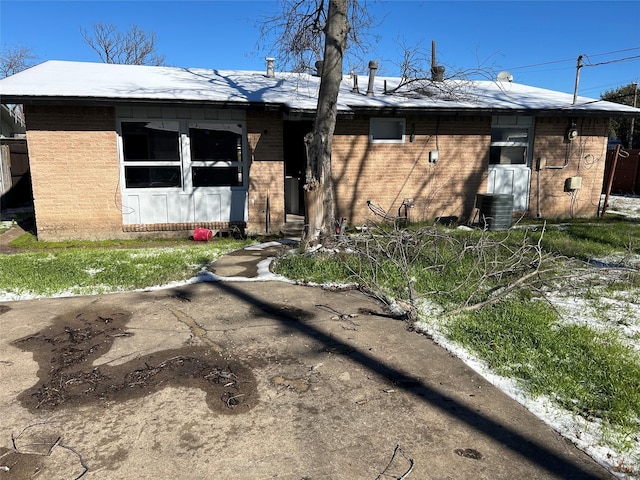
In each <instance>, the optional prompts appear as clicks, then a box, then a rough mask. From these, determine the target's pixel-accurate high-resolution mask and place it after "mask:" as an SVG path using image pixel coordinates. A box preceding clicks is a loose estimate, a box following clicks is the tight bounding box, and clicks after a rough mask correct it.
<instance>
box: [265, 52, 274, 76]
mask: <svg viewBox="0 0 640 480" xmlns="http://www.w3.org/2000/svg"><path fill="white" fill-rule="evenodd" d="M265 60H266V61H267V78H274V77H275V76H276V74H275V70H274V68H273V62H275V60H276V59H275V58H271V57H267V58H265Z"/></svg>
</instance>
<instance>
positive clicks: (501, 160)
mask: <svg viewBox="0 0 640 480" xmlns="http://www.w3.org/2000/svg"><path fill="white" fill-rule="evenodd" d="M490 152H491V156H490V158H489V163H491V164H492V165H524V164H526V163H527V147H491V150H490Z"/></svg>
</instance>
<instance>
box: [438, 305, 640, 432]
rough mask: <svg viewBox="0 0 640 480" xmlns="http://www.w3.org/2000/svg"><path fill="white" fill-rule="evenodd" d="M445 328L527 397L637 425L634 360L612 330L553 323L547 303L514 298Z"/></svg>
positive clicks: (638, 378)
mask: <svg viewBox="0 0 640 480" xmlns="http://www.w3.org/2000/svg"><path fill="white" fill-rule="evenodd" d="M445 332H446V335H447V336H448V337H449V338H450V339H451V340H453V341H454V342H456V343H459V344H460V345H463V346H464V347H466V348H468V349H469V350H471V351H472V352H474V353H475V354H476V355H478V357H479V358H481V359H483V360H484V361H485V362H487V364H488V365H489V367H490V368H492V369H494V370H495V371H496V372H498V373H499V374H501V375H503V376H507V377H512V378H515V379H518V380H520V382H522V385H523V386H524V387H525V388H526V389H527V390H528V391H529V392H530V393H531V394H533V395H534V396H537V395H546V396H548V397H550V398H552V399H554V400H555V401H557V402H558V403H559V404H560V405H561V406H563V407H564V408H566V409H568V410H570V411H574V412H576V413H579V414H581V415H583V416H585V417H587V418H589V417H590V416H593V417H597V418H602V419H603V420H605V421H606V422H609V423H610V424H611V425H612V426H614V427H621V428H622V429H629V428H632V429H634V428H635V429H637V428H638V427H640V358H639V356H638V354H637V353H635V352H634V351H633V350H632V349H631V348H629V347H627V346H625V345H624V344H623V343H621V342H620V341H619V340H618V339H617V338H616V337H615V336H614V335H613V334H608V333H601V332H596V331H594V330H593V329H591V328H589V327H587V326H585V325H575V324H559V323H558V318H557V315H556V313H555V311H554V310H553V309H552V308H551V307H550V306H549V305H547V304H546V303H544V302H541V301H531V302H521V301H516V300H509V301H503V302H501V303H498V304H496V305H492V306H489V307H486V308H483V309H481V310H480V311H477V312H474V313H472V314H465V315H459V316H457V317H456V318H454V319H451V320H449V321H448V323H447V324H446V325H445Z"/></svg>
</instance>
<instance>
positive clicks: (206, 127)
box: [189, 123, 244, 188]
mask: <svg viewBox="0 0 640 480" xmlns="http://www.w3.org/2000/svg"><path fill="white" fill-rule="evenodd" d="M189 142H190V146H191V182H192V185H193V187H194V188H197V187H239V186H242V185H243V182H244V180H243V173H244V172H243V168H242V126H241V125H237V124H224V123H220V124H208V123H205V124H198V123H191V124H190V125H189Z"/></svg>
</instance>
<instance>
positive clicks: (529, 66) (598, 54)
mask: <svg viewBox="0 0 640 480" xmlns="http://www.w3.org/2000/svg"><path fill="white" fill-rule="evenodd" d="M634 50H640V47H633V48H625V49H622V50H614V51H611V52H606V53H595V54H592V55H586V54H585V55H583V56H584V57H587V58H589V57H602V56H605V55H613V54H614V53H622V52H631V51H634ZM634 58H640V55H638V56H635V57H627V58H626V59H634ZM626 59H625V60H626ZM575 60H576V59H575V57H574V58H565V59H563V60H551V61H549V62H542V63H532V64H531V65H523V66H520V67H511V68H507V70H521V69H523V68H532V67H541V66H544V65H553V64H555V63H563V62H575ZM617 61H623V60H612V61H610V62H601V63H598V64H590V65H589V66H595V65H604V64H606V63H615V62H617ZM585 66H586V65H585Z"/></svg>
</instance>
